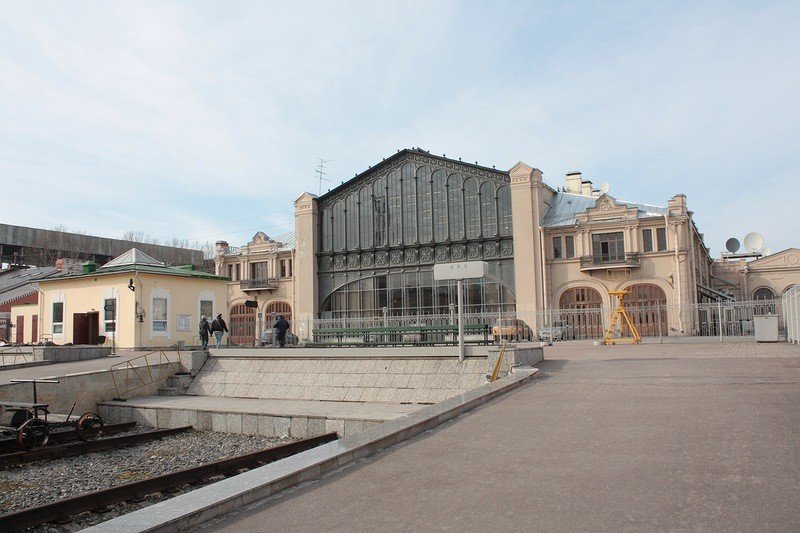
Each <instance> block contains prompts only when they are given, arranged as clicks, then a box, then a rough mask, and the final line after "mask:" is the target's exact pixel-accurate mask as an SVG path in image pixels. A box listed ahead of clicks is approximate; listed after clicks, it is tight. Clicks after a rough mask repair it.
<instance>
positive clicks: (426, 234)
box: [417, 167, 433, 243]
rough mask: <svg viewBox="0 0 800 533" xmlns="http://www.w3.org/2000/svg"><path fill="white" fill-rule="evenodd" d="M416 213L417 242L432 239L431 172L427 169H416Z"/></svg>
mask: <svg viewBox="0 0 800 533" xmlns="http://www.w3.org/2000/svg"><path fill="white" fill-rule="evenodd" d="M417 206H418V209H417V212H418V213H419V216H418V218H419V242H422V243H425V242H431V239H433V223H432V219H433V213H432V206H431V171H430V170H428V167H419V169H417Z"/></svg>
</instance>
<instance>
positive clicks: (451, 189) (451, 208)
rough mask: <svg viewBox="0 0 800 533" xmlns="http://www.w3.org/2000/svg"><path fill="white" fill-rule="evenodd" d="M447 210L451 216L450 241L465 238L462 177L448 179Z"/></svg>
mask: <svg viewBox="0 0 800 533" xmlns="http://www.w3.org/2000/svg"><path fill="white" fill-rule="evenodd" d="M447 210H448V213H449V215H450V220H449V223H450V240H452V241H458V240H461V239H463V238H464V191H463V189H462V183H461V177H460V176H459V175H458V174H451V175H450V176H449V177H448V178H447Z"/></svg>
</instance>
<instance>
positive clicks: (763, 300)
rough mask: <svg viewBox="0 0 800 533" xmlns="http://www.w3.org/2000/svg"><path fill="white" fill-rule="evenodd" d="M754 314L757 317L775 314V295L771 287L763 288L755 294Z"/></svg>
mask: <svg viewBox="0 0 800 533" xmlns="http://www.w3.org/2000/svg"><path fill="white" fill-rule="evenodd" d="M753 301H754V302H755V305H754V306H753V313H754V314H756V315H774V314H775V293H774V292H773V290H772V289H770V288H769V287H761V288H759V289H756V291H755V292H754V293H753Z"/></svg>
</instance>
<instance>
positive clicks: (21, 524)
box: [0, 433, 337, 531]
mask: <svg viewBox="0 0 800 533" xmlns="http://www.w3.org/2000/svg"><path fill="white" fill-rule="evenodd" d="M336 438H337V437H336V433H327V434H325V435H321V436H319V437H312V438H310V439H304V440H301V441H297V442H292V443H289V444H284V445H281V446H275V447H273V448H268V449H266V450H262V451H259V452H255V453H250V454H247V455H242V456H239V457H232V458H229V459H223V460H221V461H216V462H213V463H207V464H204V465H200V466H196V467H193V468H187V469H185V470H179V471H177V472H173V473H171V474H164V475H161V476H156V477H153V478H150V479H144V480H142V481H135V482H133V483H126V484H124V485H118V486H116V487H112V488H110V489H106V490H100V491H95V492H89V493H87V494H82V495H80V496H76V497H74V498H66V499H63V500H59V501H56V502H53V503H49V504H45V505H40V506H37V507H31V508H29V509H24V510H22V511H18V512H15V513H9V514H4V515H0V531H18V530H20V529H25V528H28V527H33V526H38V525H41V524H46V523H49V522H57V523H67V522H69V521H70V517H71V516H74V515H77V514H80V513H84V512H87V511H95V510H96V511H97V512H106V511H108V509H109V508H110V507H111V506H113V505H116V504H118V503H120V502H123V501H126V500H131V501H141V500H142V499H143V498H144V497H145V496H147V495H148V494H152V493H154V492H162V491H170V490H175V489H177V488H179V487H181V486H183V485H187V484H189V483H201V482H204V481H208V480H209V479H211V478H214V477H218V476H230V475H235V474H238V473H240V471H242V470H244V469H251V468H256V467H259V466H262V465H264V464H267V463H271V462H273V461H277V460H279V459H283V458H285V457H289V456H292V455H295V454H297V453H300V452H304V451H306V450H310V449H312V448H315V447H317V446H319V445H321V444H325V443H327V442H331V441H333V440H336Z"/></svg>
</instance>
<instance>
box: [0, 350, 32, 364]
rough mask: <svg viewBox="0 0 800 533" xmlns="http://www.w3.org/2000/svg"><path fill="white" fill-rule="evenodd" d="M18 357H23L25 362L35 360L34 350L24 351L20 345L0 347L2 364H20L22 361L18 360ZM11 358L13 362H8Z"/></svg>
mask: <svg viewBox="0 0 800 533" xmlns="http://www.w3.org/2000/svg"><path fill="white" fill-rule="evenodd" d="M28 355H30V357H31V358H30V360H28ZM18 357H22V362H23V363H30V362H31V361H33V352H26V351H23V350H22V348H21V347H19V346H11V347H3V348H0V366H5V365H15V364H18V363H19V362H20V361H18V360H17V358H18ZM9 359H10V360H11V362H8V361H9Z"/></svg>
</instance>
